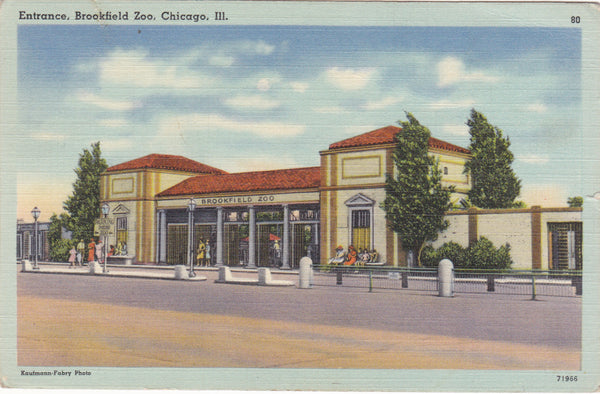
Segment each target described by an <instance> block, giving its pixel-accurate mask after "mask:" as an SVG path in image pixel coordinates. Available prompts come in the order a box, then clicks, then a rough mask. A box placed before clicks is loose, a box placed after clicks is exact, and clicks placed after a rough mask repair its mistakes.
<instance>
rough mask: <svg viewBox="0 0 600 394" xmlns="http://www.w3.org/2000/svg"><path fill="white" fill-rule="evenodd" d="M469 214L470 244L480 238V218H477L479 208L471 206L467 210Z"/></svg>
mask: <svg viewBox="0 0 600 394" xmlns="http://www.w3.org/2000/svg"><path fill="white" fill-rule="evenodd" d="M467 212H468V214H469V219H468V220H469V224H468V231H469V233H468V239H469V245H471V244H474V243H475V242H477V240H478V239H479V229H478V222H477V221H478V218H477V216H478V215H477V208H475V207H471V208H469V209H468V210H467Z"/></svg>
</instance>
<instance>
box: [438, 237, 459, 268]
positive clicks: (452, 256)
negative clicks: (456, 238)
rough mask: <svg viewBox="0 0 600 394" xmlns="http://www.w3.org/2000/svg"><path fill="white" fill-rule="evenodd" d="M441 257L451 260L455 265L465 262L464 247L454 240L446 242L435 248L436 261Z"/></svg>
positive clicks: (440, 259)
mask: <svg viewBox="0 0 600 394" xmlns="http://www.w3.org/2000/svg"><path fill="white" fill-rule="evenodd" d="M443 259H448V260H450V261H452V264H454V266H455V267H460V266H463V265H464V264H465V249H464V248H463V247H462V246H460V245H459V244H457V243H456V242H446V243H445V244H443V245H442V246H440V248H439V249H438V250H437V260H438V263H439V262H440V261H442V260H443Z"/></svg>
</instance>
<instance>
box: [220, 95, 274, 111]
mask: <svg viewBox="0 0 600 394" xmlns="http://www.w3.org/2000/svg"><path fill="white" fill-rule="evenodd" d="M225 104H226V105H228V106H230V107H233V108H249V109H259V110H269V109H273V108H277V107H279V106H280V105H281V103H280V102H278V101H276V100H271V99H268V98H265V97H261V96H236V97H231V98H229V99H226V100H225Z"/></svg>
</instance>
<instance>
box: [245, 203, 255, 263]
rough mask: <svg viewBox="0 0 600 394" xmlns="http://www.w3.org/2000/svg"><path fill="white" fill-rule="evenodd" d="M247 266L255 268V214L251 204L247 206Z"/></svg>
mask: <svg viewBox="0 0 600 394" xmlns="http://www.w3.org/2000/svg"><path fill="white" fill-rule="evenodd" d="M248 216H249V217H248V222H249V223H248V227H249V229H248V230H249V233H250V234H249V236H248V267H247V268H256V215H255V208H254V207H253V206H249V207H248Z"/></svg>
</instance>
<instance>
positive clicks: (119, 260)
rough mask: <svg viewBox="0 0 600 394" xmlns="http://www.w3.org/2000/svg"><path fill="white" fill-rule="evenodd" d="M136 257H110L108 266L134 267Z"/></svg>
mask: <svg viewBox="0 0 600 394" xmlns="http://www.w3.org/2000/svg"><path fill="white" fill-rule="evenodd" d="M134 261H135V256H108V257H107V258H106V262H107V263H108V264H122V265H133V262H134Z"/></svg>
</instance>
